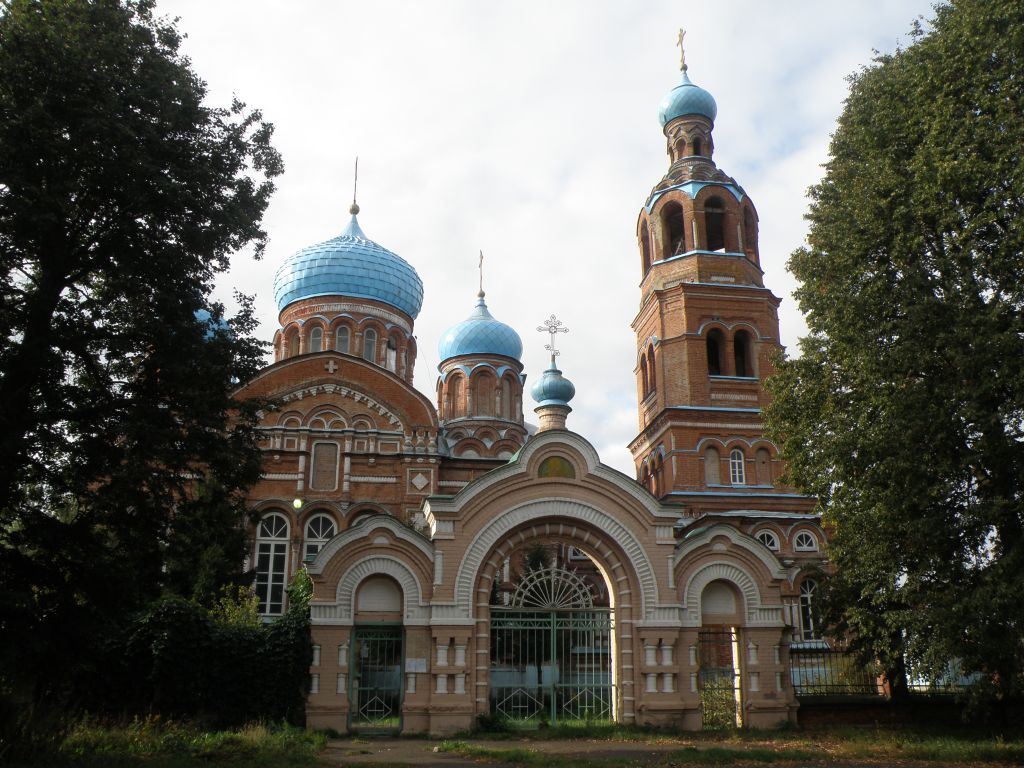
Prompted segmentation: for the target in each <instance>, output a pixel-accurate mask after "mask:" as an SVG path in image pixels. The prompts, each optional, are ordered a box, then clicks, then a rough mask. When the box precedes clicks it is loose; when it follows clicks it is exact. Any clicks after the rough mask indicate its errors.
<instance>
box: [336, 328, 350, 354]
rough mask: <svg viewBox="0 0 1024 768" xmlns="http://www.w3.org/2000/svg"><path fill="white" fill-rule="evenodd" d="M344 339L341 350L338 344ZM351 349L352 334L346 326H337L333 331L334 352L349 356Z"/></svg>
mask: <svg viewBox="0 0 1024 768" xmlns="http://www.w3.org/2000/svg"><path fill="white" fill-rule="evenodd" d="M342 338H344V339H345V348H344V349H342V347H341V344H340V343H339V342H340V341H341V339H342ZM351 349H352V332H351V331H349V329H348V326H347V325H339V326H337V327H336V328H335V329H334V351H335V352H341V354H343V355H347V354H349V351H350V350H351Z"/></svg>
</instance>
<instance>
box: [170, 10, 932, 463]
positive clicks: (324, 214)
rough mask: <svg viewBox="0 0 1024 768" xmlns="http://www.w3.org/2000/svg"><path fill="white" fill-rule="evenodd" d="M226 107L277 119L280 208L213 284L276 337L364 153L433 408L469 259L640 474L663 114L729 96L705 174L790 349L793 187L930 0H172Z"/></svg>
mask: <svg viewBox="0 0 1024 768" xmlns="http://www.w3.org/2000/svg"><path fill="white" fill-rule="evenodd" d="M158 8H159V10H160V11H161V12H162V13H165V14H167V15H169V16H179V17H180V19H181V21H180V26H181V29H182V30H183V31H184V32H186V33H187V34H188V36H189V37H188V40H187V41H186V43H185V51H186V52H187V53H188V55H189V56H191V57H192V59H193V62H194V66H195V68H196V70H197V72H198V73H199V74H200V75H201V76H202V77H204V78H205V79H206V80H207V82H208V83H209V87H210V97H211V100H212V101H213V102H215V103H226V102H227V101H228V100H229V99H230V98H231V96H232V95H233V94H237V95H238V96H239V97H240V98H242V99H243V100H244V101H246V102H248V103H249V104H251V105H252V106H256V107H259V108H260V109H262V110H263V112H264V114H265V116H266V117H267V118H268V119H269V120H271V121H272V122H273V123H274V124H275V125H276V129H277V130H276V134H275V142H274V143H275V146H277V147H278V149H279V150H280V151H281V152H282V154H283V156H284V159H285V165H286V173H285V175H284V176H283V177H282V178H281V179H280V180H279V182H278V192H277V194H276V195H275V197H274V199H273V202H272V204H271V206H270V209H269V210H268V212H267V216H266V219H265V222H264V223H265V226H266V228H267V230H268V232H269V233H270V238H271V241H270V245H269V248H268V251H267V256H266V258H265V259H264V260H263V261H262V262H254V261H252V259H251V258H248V257H247V255H245V254H240V255H239V256H237V257H236V259H235V263H234V268H233V269H232V272H231V273H230V274H229V275H227V276H225V278H224V279H223V280H222V283H221V290H220V295H221V298H224V299H227V298H229V296H230V290H231V288H232V287H238V288H239V289H241V290H243V291H245V292H247V293H254V294H256V295H257V299H258V301H257V307H258V311H259V313H260V315H261V317H262V318H263V324H262V326H261V329H260V332H261V334H262V335H263V336H264V337H265V338H268V339H269V338H270V337H271V336H272V335H273V332H274V329H275V328H276V327H277V326H276V318H277V311H276V307H275V306H274V303H273V292H272V285H273V276H274V271H275V269H276V268H277V265H278V264H279V263H280V262H281V261H282V260H283V259H284V258H286V257H287V256H288V255H289V254H290V253H292V252H293V251H295V250H297V249H299V248H301V247H303V246H305V245H309V244H311V243H314V242H319V241H321V240H325V239H327V238H329V237H332V236H334V235H335V234H337V233H338V232H339V231H340V230H341V229H342V227H343V226H344V224H345V222H346V220H347V218H348V215H347V208H348V204H349V202H350V198H351V186H352V170H351V169H352V160H353V158H354V157H355V156H356V155H359V156H360V188H359V201H360V205H361V206H362V209H363V212H362V213H361V214H360V223H361V224H362V226H363V228H364V230H365V231H366V232H367V234H368V235H369V236H370V237H371V238H373V239H375V240H377V241H378V242H380V243H381V244H382V245H384V246H385V247H387V248H390V249H391V250H393V251H395V252H397V253H398V254H400V255H401V256H403V257H404V258H405V259H406V260H408V261H409V262H410V263H412V264H413V265H414V266H415V267H416V269H417V270H418V271H419V273H420V275H421V277H422V278H423V281H424V284H425V287H426V299H425V302H424V307H423V312H422V314H421V315H420V317H419V318H418V319H417V322H416V332H417V336H418V338H419V341H420V358H419V360H418V361H417V375H416V385H417V387H418V388H419V389H420V390H421V391H423V392H425V393H427V394H428V396H430V393H432V392H433V391H434V379H435V375H436V369H435V366H436V364H437V354H436V348H437V341H438V340H439V339H440V337H441V335H442V333H443V331H444V329H446V328H447V327H448V326H450V325H452V324H454V323H456V322H458V321H459V320H461V319H463V318H464V317H465V316H466V315H467V314H468V313H469V311H470V310H471V308H472V306H473V302H474V300H475V292H476V271H475V266H476V253H477V251H478V250H479V249H481V248H482V249H483V250H484V252H485V254H486V255H487V262H486V286H485V287H486V288H487V299H488V303H489V305H490V307H491V310H492V312H493V313H494V314H495V316H496V317H498V318H499V319H501V320H503V321H504V322H507V323H509V324H510V325H512V326H513V327H515V328H516V329H517V330H518V331H519V333H520V335H521V336H522V337H523V341H524V344H525V347H526V351H525V354H524V363H525V365H526V370H527V373H528V375H529V377H530V378H529V381H528V384H529V383H532V381H535V380H536V379H537V377H538V376H539V374H540V372H541V371H542V370H543V368H544V367H546V364H547V359H546V353H545V352H544V349H543V346H544V343H545V337H543V336H541V335H540V334H538V333H536V332H535V331H534V329H535V328H536V326H537V324H538V323H539V322H540V321H541V320H543V319H544V318H546V317H547V316H548V315H549V314H551V313H552V312H553V313H555V314H557V315H558V316H559V317H560V318H561V319H562V320H563V321H564V322H565V324H566V325H567V326H569V327H570V328H571V329H572V332H571V333H570V334H568V336H566V337H563V338H561V339H560V345H561V348H562V350H563V356H562V357H561V358H560V360H559V362H560V364H561V366H562V367H563V369H564V371H565V374H566V375H567V376H568V377H569V378H571V379H572V380H573V381H574V382H575V383H576V387H577V393H578V394H577V397H576V399H575V400H574V401H573V405H574V409H575V410H574V413H573V414H572V415H571V416H570V420H569V425H570V427H571V428H573V429H575V430H576V431H578V432H580V433H581V434H583V435H584V436H585V437H587V438H588V439H589V440H591V442H593V443H594V445H595V446H596V447H597V448H598V449H599V451H600V452H601V455H602V457H603V459H604V460H605V461H606V462H608V463H610V464H611V465H613V466H615V467H617V468H619V469H621V470H623V471H624V472H626V473H627V474H633V470H632V461H631V459H630V457H629V453H628V451H627V450H626V448H625V446H626V444H627V443H628V442H629V441H630V440H631V439H632V437H634V435H635V431H636V428H637V424H636V402H635V398H636V394H635V393H636V389H635V384H634V379H633V365H634V360H635V349H634V340H633V336H632V332H631V330H630V328H629V323H630V321H631V320H632V318H633V316H634V313H635V311H636V309H637V306H638V301H639V293H638V290H637V284H638V282H639V277H640V275H639V267H638V256H637V253H636V243H635V237H634V227H635V223H636V216H637V213H638V211H639V209H640V206H641V204H642V203H643V202H644V200H645V198H646V195H647V193H648V192H649V190H650V188H651V187H652V186H653V185H654V184H655V183H656V182H657V181H658V180H659V179H660V178H661V176H662V174H663V173H664V171H665V169H666V166H667V164H666V159H665V153H664V139H663V137H662V135H661V132H660V129H659V127H658V123H657V105H658V102H659V100H660V99H661V97H662V95H663V94H664V93H666V92H667V91H668V90H669V89H671V88H672V87H673V86H674V85H675V82H676V80H677V78H678V49H676V48H675V47H674V42H675V37H676V28H677V27H678V26H679V25H680V24H683V25H685V26H686V27H687V29H688V33H687V38H686V41H687V61H688V64H689V66H690V75H691V77H692V78H693V80H694V81H695V82H696V83H698V84H699V85H701V86H703V87H705V88H707V89H708V90H710V91H711V92H712V93H713V94H714V95H715V98H716V100H717V102H718V107H719V115H718V122H717V124H716V128H715V147H716V156H715V159H716V161H717V162H718V164H719V166H720V167H722V168H723V169H724V170H725V171H726V172H727V173H729V174H730V175H733V176H735V177H736V179H737V181H739V183H740V184H742V185H743V186H744V187H745V189H746V190H747V192H748V193H749V194H750V195H751V197H752V198H753V200H754V203H755V205H756V206H757V208H758V212H759V214H760V218H761V226H760V228H761V258H762V264H763V266H764V267H765V280H766V284H767V285H768V286H769V287H770V288H772V289H773V291H774V292H775V293H776V294H777V295H779V296H781V297H782V298H783V306H782V309H781V312H780V316H781V324H782V339H783V343H785V344H786V345H787V346H789V347H790V348H791V349H793V348H795V343H796V338H797V335H798V334H799V333H801V332H802V330H803V324H802V320H801V319H800V317H799V313H798V311H797V310H796V307H795V306H793V302H792V300H791V299H790V298H789V293H790V291H791V290H792V288H793V282H792V279H791V278H790V277H789V275H788V274H786V273H785V270H784V265H785V261H786V259H787V258H788V255H789V253H790V252H791V251H792V250H793V249H794V248H796V247H798V246H799V245H800V244H801V243H802V242H803V240H804V236H805V232H806V225H805V223H804V221H803V218H802V217H803V213H804V210H805V207H806V201H805V199H804V192H805V190H806V188H807V187H808V186H810V185H811V184H813V183H814V182H816V181H817V180H818V179H819V178H820V175H821V168H820V165H821V163H822V162H824V161H825V159H826V156H827V154H826V153H827V147H828V137H829V134H830V132H831V131H832V129H833V125H834V122H835V118H836V117H837V116H838V114H839V111H840V109H841V107H842V100H843V98H844V96H845V93H846V83H845V80H844V77H845V76H846V75H847V74H849V73H850V72H852V71H854V70H855V69H857V68H858V67H859V66H861V65H863V64H865V63H868V62H869V61H870V59H871V55H872V54H871V51H872V49H879V50H882V51H886V50H892V49H893V48H894V47H895V45H896V43H897V41H899V40H901V39H904V40H905V38H903V35H904V33H905V32H906V30H908V29H909V26H910V22H911V20H912V19H913V18H914V17H915V16H916V15H917V14H920V13H928V12H929V10H930V0H899V1H898V2H895V1H894V2H888V3H885V4H871V5H870V6H864V5H860V4H851V3H848V2H843V3H840V2H837V1H834V0H832V1H829V2H819V3H814V4H808V3H772V4H768V3H761V2H753V0H748V1H746V2H733V3H716V4H705V5H695V4H691V3H686V4H682V3H679V2H672V1H670V0H660V1H658V2H644V3H642V4H639V3H625V2H607V1H595V0H562V1H561V2H558V3H551V2H544V1H543V0H526V1H525V2H524V1H521V2H517V3H480V2H473V1H472V0H462V1H461V2H443V3H442V2H415V3H414V2H379V1H378V2H373V3H357V2H353V1H349V0H344V1H342V2H334V1H328V0H320V1H319V2H309V1H308V0H307V1H306V2H301V3H278V2H270V1H269V0H262V1H256V0H246V2H241V0H235V1H232V2H228V1H226V0H221V1H219V2H216V3H213V2H208V0H161V2H160V3H159V6H158Z"/></svg>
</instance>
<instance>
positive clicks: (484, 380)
mask: <svg viewBox="0 0 1024 768" xmlns="http://www.w3.org/2000/svg"><path fill="white" fill-rule="evenodd" d="M494 389H495V382H494V377H493V376H491V374H489V373H481V374H480V375H479V376H478V377H477V380H476V393H475V397H474V400H475V403H474V408H475V410H476V414H477V415H478V416H493V415H494Z"/></svg>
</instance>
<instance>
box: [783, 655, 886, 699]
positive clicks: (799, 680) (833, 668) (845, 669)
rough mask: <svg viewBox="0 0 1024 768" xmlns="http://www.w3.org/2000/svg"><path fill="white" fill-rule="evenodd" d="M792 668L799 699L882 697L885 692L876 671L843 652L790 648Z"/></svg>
mask: <svg viewBox="0 0 1024 768" xmlns="http://www.w3.org/2000/svg"><path fill="white" fill-rule="evenodd" d="M789 669H790V679H791V680H792V683H793V692H794V693H796V695H797V696H879V695H882V693H883V690H882V687H881V685H880V682H879V679H878V677H877V675H876V674H875V672H874V671H873V670H872V669H870V668H869V667H866V666H865V665H863V664H861V663H859V662H858V661H857V660H856V659H855V658H854V657H853V656H852V655H850V654H848V653H846V652H845V651H842V650H833V649H831V648H820V647H819V648H798V647H795V646H794V647H791V648H790V651H789Z"/></svg>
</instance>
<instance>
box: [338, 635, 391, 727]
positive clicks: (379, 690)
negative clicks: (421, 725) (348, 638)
mask: <svg viewBox="0 0 1024 768" xmlns="http://www.w3.org/2000/svg"><path fill="white" fill-rule="evenodd" d="M402 650H403V649H402V628H401V627H372V628H368V627H356V629H355V631H354V632H353V634H352V663H351V665H350V668H351V669H352V670H353V673H352V680H351V686H350V688H349V702H350V703H351V707H350V709H349V728H350V729H352V730H360V731H398V730H400V729H401V726H402V722H401V714H402V656H403V653H402Z"/></svg>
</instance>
